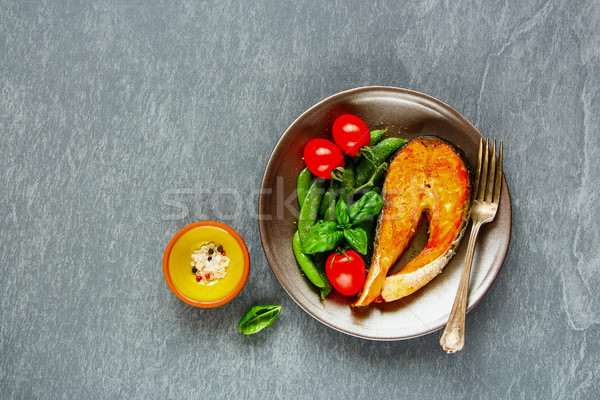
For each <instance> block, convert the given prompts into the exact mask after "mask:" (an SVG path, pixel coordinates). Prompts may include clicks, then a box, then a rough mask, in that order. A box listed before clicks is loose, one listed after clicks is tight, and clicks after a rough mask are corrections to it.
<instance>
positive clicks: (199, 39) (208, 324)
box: [0, 0, 600, 400]
mask: <svg viewBox="0 0 600 400" xmlns="http://www.w3.org/2000/svg"><path fill="white" fill-rule="evenodd" d="M599 26H600V3H599V2H598V1H597V0H589V1H566V0H563V1H560V0H556V1H552V0H550V1H528V2H522V1H513V0H510V1H507V2H502V3H499V2H485V1H463V0H457V1H436V0H428V1H424V2H407V1H403V2H396V1H374V2H365V1H354V0H352V1H331V2H321V1H301V2H281V1H258V2H257V1H244V2H240V1H208V0H207V1H192V0H188V1H155V0H144V1H134V0H131V1H106V2H100V1H98V2H91V1H79V0H73V1H55V2H53V1H33V0H21V1H13V0H4V1H2V2H0V96H1V97H0V101H1V106H0V115H1V117H0V118H1V119H0V135H1V147H0V165H1V170H0V218H1V223H0V351H1V353H0V397H1V398H4V399H12V398H14V399H32V398H40V399H45V398H53V399H54V398H157V399H164V398H170V399H188V398H189V399H195V398H215V399H219V398H223V399H225V398H238V397H240V398H297V399H304V398H306V399H308V398H368V397H373V396H375V397H377V398H379V399H392V398H403V399H420V400H422V399H454V398H473V399H480V398H490V399H496V398H526V399H529V398H540V399H547V398H557V399H560V398H580V399H593V398H597V396H598V395H599V393H600V385H599V383H598V382H599V379H600V367H599V365H600V345H599V343H600V333H599V332H600V330H599V329H598V328H599V324H600V295H599V294H598V289H597V288H598V287H599V286H600V274H598V269H599V268H600V267H599V265H600V250H599V247H598V245H597V240H598V239H597V237H598V236H599V235H600V229H599V225H598V216H599V215H600V206H599V195H598V183H597V180H596V174H597V173H598V171H599V170H600V168H599V167H600V165H599V164H600V158H599V154H598V152H599V150H600V135H599V134H598V126H600V94H599V89H598V88H599V87H600V45H599V43H600V28H599ZM363 85H390V86H399V87H406V88H409V89H414V90H418V91H421V92H424V93H427V94H430V95H432V96H434V97H437V98H439V99H441V100H442V101H444V102H446V103H448V104H450V105H451V106H453V107H454V108H456V109H457V110H458V111H459V112H461V113H462V114H463V115H464V116H465V117H466V118H467V119H469V120H470V121H471V122H473V123H474V124H475V125H476V126H477V127H478V128H479V129H480V130H481V131H482V132H483V133H484V135H486V136H489V137H493V138H498V139H503V140H504V143H505V145H506V161H505V173H506V176H507V179H508V182H509V187H510V189H511V193H512V200H513V213H514V214H513V235H512V243H511V247H510V250H509V254H508V257H507V259H506V262H505V264H504V267H503V269H502V271H501V273H500V275H499V277H498V279H497V281H496V283H495V284H494V286H493V287H492V290H491V291H490V292H489V293H488V295H487V296H486V297H485V298H484V300H483V301H482V302H481V303H480V304H479V305H478V306H477V307H476V308H475V309H474V310H473V311H472V312H471V313H470V314H469V316H468V319H467V322H468V343H467V346H466V349H465V350H464V351H463V352H461V353H459V354H456V355H453V356H448V355H446V354H444V353H443V352H442V350H441V349H440V347H439V345H438V339H439V332H438V333H435V334H431V335H427V336H424V337H420V338H417V339H413V340H409V341H401V342H388V343H384V342H370V341H365V340H361V339H357V338H353V337H349V336H346V335H343V334H341V333H338V332H336V331H334V330H332V329H329V328H327V327H326V326H324V325H322V324H321V323H319V322H318V321H316V320H314V319H313V318H311V317H310V316H309V315H308V314H306V313H304V312H303V311H302V310H301V309H300V308H299V307H298V306H297V305H296V304H295V303H294V302H293V301H292V300H291V299H290V298H289V296H288V295H287V294H286V293H285V291H284V290H283V289H282V288H281V286H280V285H279V284H278V282H277V280H276V279H275V277H274V275H273V274H272V273H271V270H270V269H269V266H268V264H267V263H266V260H265V257H264V254H263V252H262V248H261V245H260V238H259V234H258V224H257V220H256V201H257V195H258V188H259V185H260V182H261V177H262V173H263V171H264V167H265V165H266V162H267V160H268V157H269V154H270V152H271V150H272V148H273V146H274V145H275V143H276V142H277V140H278V138H279V137H280V135H281V134H282V132H283V131H284V130H285V129H286V127H287V126H288V125H289V124H290V123H291V122H292V121H293V120H294V119H295V118H296V117H297V116H298V115H299V114H301V113H302V112H303V111H304V110H305V109H306V108H308V107H309V106H311V105H312V104H314V103H316V102H317V101H319V100H321V99H323V98H325V97H327V96H329V95H331V94H333V93H336V92H338V91H341V90H344V89H348V88H352V87H357V86H363ZM220 186H224V187H225V188H227V189H230V190H232V191H236V193H243V194H244V196H243V197H241V198H243V199H244V201H243V202H241V203H240V204H223V203H222V202H221V201H220V200H219V199H215V198H214V197H212V196H210V195H208V192H209V191H210V190H211V188H213V187H220ZM209 218H210V219H219V220H222V221H224V222H228V223H229V224H231V225H232V226H233V227H234V228H236V229H237V230H238V231H239V232H240V233H241V234H242V236H243V237H244V238H245V240H246V242H247V244H248V246H249V248H250V251H251V257H252V260H253V265H252V267H253V269H252V273H251V275H250V278H249V281H248V283H247V286H246V288H245V289H244V290H243V292H242V293H241V294H240V296H239V297H238V298H236V299H235V300H234V301H232V302H231V303H229V304H227V305H225V306H223V307H220V308H218V309H212V310H202V309H195V308H192V307H189V306H187V305H186V304H184V303H182V302H181V301H179V300H178V299H177V298H176V297H175V296H173V294H172V293H171V292H170V291H169V289H168V287H167V285H166V284H165V282H164V279H163V275H162V268H161V262H162V253H163V251H164V248H165V246H166V244H167V243H168V241H169V239H170V238H171V236H172V235H173V234H174V233H175V232H177V231H178V230H179V229H180V228H181V227H183V226H184V225H185V224H188V223H191V222H193V221H196V220H200V219H209ZM257 303H275V304H281V305H283V311H282V313H281V315H280V317H279V319H278V320H277V321H276V323H275V324H274V325H273V326H271V327H270V328H269V329H268V330H265V331H264V332H262V333H261V334H258V335H255V336H249V337H245V336H243V335H241V334H238V332H237V331H236V324H237V321H238V320H239V318H240V317H241V316H242V315H243V314H244V312H245V311H246V310H247V309H248V308H249V307H250V306H251V305H253V304H257Z"/></svg>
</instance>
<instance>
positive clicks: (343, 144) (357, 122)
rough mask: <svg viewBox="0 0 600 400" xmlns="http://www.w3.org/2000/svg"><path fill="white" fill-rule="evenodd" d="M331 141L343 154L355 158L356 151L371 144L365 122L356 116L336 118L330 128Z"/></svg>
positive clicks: (348, 115) (369, 133) (349, 115)
mask: <svg viewBox="0 0 600 400" xmlns="http://www.w3.org/2000/svg"><path fill="white" fill-rule="evenodd" d="M332 134H333V141H334V142H335V144H337V145H338V146H339V148H340V150H342V151H343V152H344V153H345V154H348V155H349V156H352V157H355V156H356V155H357V153H358V149H360V148H361V147H362V146H368V145H370V144H371V132H370V131H369V127H368V126H367V124H365V122H364V121H363V120H362V119H360V118H358V117H357V116H356V115H352V114H343V115H340V116H339V117H337V119H336V120H335V122H334V123H333V128H332Z"/></svg>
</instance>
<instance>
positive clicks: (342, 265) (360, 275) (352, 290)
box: [325, 250, 367, 296]
mask: <svg viewBox="0 0 600 400" xmlns="http://www.w3.org/2000/svg"><path fill="white" fill-rule="evenodd" d="M325 273H326V274H327V278H329V282H331V285H332V286H333V287H334V288H335V290H337V291H338V292H340V293H341V294H343V295H345V296H352V295H354V294H356V293H358V292H360V290H361V289H362V287H363V285H364V283H365V277H366V275H367V270H366V268H365V262H364V261H363V259H362V257H361V256H360V254H358V253H357V252H356V251H354V250H347V251H346V254H338V253H332V254H331V255H330V256H329V257H328V258H327V262H326V263H325Z"/></svg>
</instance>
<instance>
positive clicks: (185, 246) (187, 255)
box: [163, 221, 250, 308]
mask: <svg viewBox="0 0 600 400" xmlns="http://www.w3.org/2000/svg"><path fill="white" fill-rule="evenodd" d="M210 242H214V243H215V244H216V245H220V246H222V247H223V249H224V250H225V254H226V256H227V257H229V259H230V262H229V267H227V275H226V276H225V277H224V278H223V279H220V280H219V281H217V282H216V283H215V284H213V285H202V284H200V283H199V282H197V281H196V274H195V273H193V272H192V266H191V262H192V253H193V252H194V251H195V250H199V249H200V247H201V246H202V245H204V244H206V243H210ZM163 272H164V274H165V280H166V281H167V284H168V285H169V288H171V290H172V291H173V293H175V295H176V296H177V297H179V298H180V299H181V300H183V301H184V302H186V303H188V304H190V305H192V306H195V307H201V308H212V307H218V306H220V305H223V304H225V303H227V302H229V301H230V300H232V299H233V298H234V297H235V296H237V295H238V293H239V292H240V291H241V290H242V288H243V287H244V285H245V284H246V281H247V280H248V274H249V273H250V255H249V254H248V249H247V248H246V243H244V240H243V239H242V237H241V236H240V235H239V234H238V233H237V232H236V231H234V230H233V229H232V228H231V227H229V226H227V225H225V224H222V223H220V222H215V221H200V222H195V223H193V224H190V225H188V226H186V227H184V228H183V229H181V230H180V231H179V232H177V234H176V235H175V236H174V237H173V239H171V241H170V242H169V244H168V245H167V249H166V250H165V255H164V257H163Z"/></svg>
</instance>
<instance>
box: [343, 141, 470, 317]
mask: <svg viewBox="0 0 600 400" xmlns="http://www.w3.org/2000/svg"><path fill="white" fill-rule="evenodd" d="M382 198H383V209H382V211H381V213H380V214H379V218H378V221H377V230H376V239H375V244H374V253H373V258H372V261H371V267H370V269H369V273H368V275H367V279H366V281H365V284H364V287H363V289H362V292H361V294H360V296H359V298H358V299H357V300H356V302H355V303H354V304H353V306H366V305H369V304H370V303H372V302H374V301H376V302H389V301H393V300H397V299H400V298H402V297H405V296H408V295H409V294H411V293H414V292H415V291H417V290H418V289H420V288H421V287H423V286H425V285H426V284H427V283H429V282H430V281H431V280H432V279H433V278H434V277H435V276H437V275H438V274H439V273H440V272H442V269H443V268H444V267H445V266H446V264H447V263H448V261H450V259H451V258H452V256H453V255H454V249H455V248H456V246H458V244H459V242H460V240H461V238H462V236H463V233H464V231H465V228H466V225H467V222H468V219H469V210H470V205H471V181H470V178H469V171H468V168H467V164H466V163H465V162H464V159H463V158H462V157H461V155H459V154H458V152H457V151H456V150H455V149H454V148H453V146H451V145H450V144H448V143H447V142H445V141H444V140H442V139H440V138H438V137H435V136H422V137H418V138H416V139H413V140H411V141H410V142H408V143H407V144H406V145H404V147H402V148H401V149H400V151H399V152H398V153H397V154H396V155H395V156H394V158H393V159H392V161H391V163H390V166H389V169H388V172H387V175H386V178H385V182H384V184H383V191H382ZM424 213H426V215H427V221H428V223H429V230H428V233H429V239H428V241H427V245H426V246H425V248H424V249H423V250H422V251H421V253H419V254H418V255H417V256H416V257H415V258H414V259H413V260H412V261H410V262H409V263H408V264H406V265H405V266H404V267H402V269H400V271H398V272H397V273H395V274H393V275H390V276H387V273H388V271H389V270H390V268H392V266H393V265H394V264H395V263H396V262H397V261H398V259H399V258H400V257H401V256H402V254H403V253H404V251H405V250H406V249H407V248H408V246H409V244H410V241H411V240H412V238H413V237H414V236H415V234H416V232H417V228H418V226H419V222H420V220H421V218H422V217H423V214H424Z"/></svg>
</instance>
